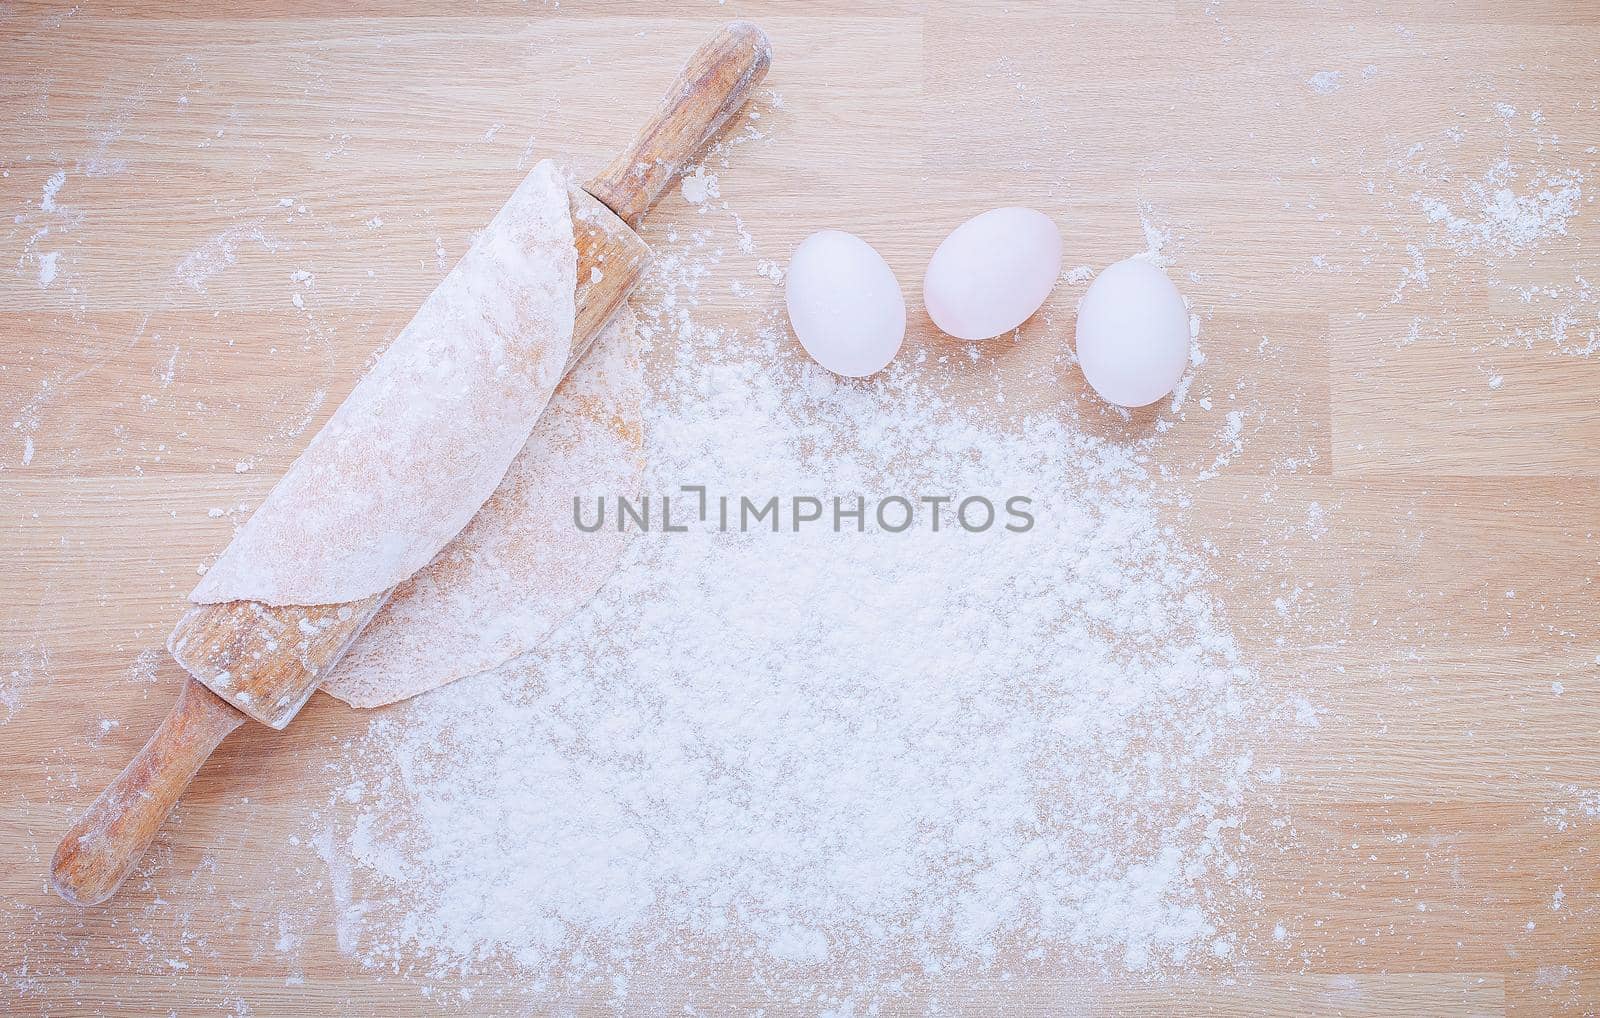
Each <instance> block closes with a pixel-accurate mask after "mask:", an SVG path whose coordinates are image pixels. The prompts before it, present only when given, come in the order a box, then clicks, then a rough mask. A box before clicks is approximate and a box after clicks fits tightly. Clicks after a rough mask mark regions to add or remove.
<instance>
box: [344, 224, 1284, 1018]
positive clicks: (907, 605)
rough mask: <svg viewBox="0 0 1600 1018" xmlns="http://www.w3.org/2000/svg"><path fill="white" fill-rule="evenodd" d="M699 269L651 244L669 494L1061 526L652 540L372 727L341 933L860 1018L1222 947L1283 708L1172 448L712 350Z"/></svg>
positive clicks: (471, 962)
mask: <svg viewBox="0 0 1600 1018" xmlns="http://www.w3.org/2000/svg"><path fill="white" fill-rule="evenodd" d="M690 243H691V244H692V243H693V242H692V241H691V242H690ZM703 274H704V269H703V266H695V265H692V264H688V263H687V262H686V260H685V259H683V258H681V257H679V256H676V255H673V254H670V253H663V256H662V257H661V258H660V267H659V268H658V270H657V277H656V278H655V280H654V281H653V282H652V283H651V284H650V285H651V288H652V296H651V302H650V304H649V306H648V307H646V308H645V309H644V314H645V317H646V319H647V321H648V322H649V323H650V326H649V328H648V329H647V330H646V337H647V339H648V340H652V341H654V342H656V343H658V344H660V345H661V346H662V347H663V348H665V349H668V350H670V351H671V352H670V354H669V358H670V365H668V366H667V367H665V368H662V369H660V370H662V371H664V373H665V377H664V378H663V379H662V381H661V384H660V385H658V386H657V387H656V389H657V391H658V392H661V393H664V395H662V396H661V397H660V398H659V401H658V402H656V403H655V404H654V405H653V406H652V408H651V416H650V417H649V419H647V422H646V442H647V451H648V456H647V464H648V466H647V473H646V481H645V484H644V485H643V489H644V490H645V491H662V492H667V493H677V492H678V490H679V486H680V485H683V484H697V485H706V486H707V487H708V489H709V491H710V492H711V493H712V497H713V498H715V496H716V494H717V493H728V494H733V495H735V496H737V495H738V494H740V493H746V494H751V495H753V496H754V495H765V494H774V495H782V496H785V497H787V496H788V495H790V494H815V495H817V496H820V497H828V496H831V495H834V494H838V495H841V496H850V495H853V494H858V493H891V492H905V493H906V494H908V495H910V496H912V497H916V496H917V495H919V494H953V493H963V494H967V493H982V494H986V495H988V496H989V497H991V498H997V499H1002V500H1003V499H1004V498H1005V497H1007V496H1009V495H1011V494H1027V495H1030V496H1032V497H1033V498H1034V499H1035V502H1034V504H1033V505H1034V509H1033V511H1034V515H1035V518H1036V520H1037V525H1036V526H1035V528H1034V529H1033V530H1032V531H1030V532H1028V533H1025V534H1017V533H1008V532H997V531H991V532H988V533H983V534H974V533H968V532H966V531H962V530H959V529H953V528H952V527H951V526H950V525H949V523H948V517H947V522H946V525H945V527H944V528H942V529H941V530H940V531H938V532H934V531H932V530H930V529H928V528H927V527H925V526H924V527H918V528H915V529H913V530H912V531H910V532H907V533H904V534H897V535H891V534H885V533H881V532H874V528H873V525H872V523H871V522H870V520H869V522H868V523H867V527H868V532H866V533H857V532H855V531H854V530H853V529H850V528H848V527H847V528H846V530H845V532H843V533H835V532H833V531H832V530H831V529H826V528H824V529H817V530H806V531H803V532H800V533H794V532H790V531H787V530H786V531H785V532H782V533H772V532H768V531H757V532H753V533H747V534H739V533H717V532H715V531H714V530H708V529H706V528H704V527H700V526H694V525H691V527H690V530H689V532H688V533H682V534H671V535H663V534H660V533H651V534H648V535H641V536H638V537H636V538H635V540H634V541H633V542H632V544H631V545H630V552H629V555H628V557H627V559H626V560H625V562H624V564H623V565H622V567H621V568H620V569H619V570H618V572H617V574H615V575H614V576H613V577H612V579H611V581H610V582H609V583H608V585H607V586H606V587H605V588H604V589H603V590H602V591H601V592H600V593H599V594H598V595H597V596H596V598H595V600H594V601H593V602H592V603H591V604H590V606H589V607H588V608H586V609H585V610H583V611H581V612H579V613H578V614H577V615H576V616H574V617H573V618H572V619H571V620H569V621H568V622H567V624H566V625H565V626H564V627H563V628H561V629H559V630H557V631H556V633H554V634H553V635H552V636H551V637H550V638H549V639H548V641H547V642H546V643H545V644H544V645H542V646H541V647H540V648H539V649H537V650H535V651H534V652H532V653H530V654H528V655H526V656H525V657H523V658H520V659H518V660H516V661H514V662H512V663H511V664H509V665H507V666H504V667H502V668H501V669H499V670H497V671H496V672H491V673H488V674H486V675H483V676H478V677H475V678H471V679H466V680H463V681H462V682H459V683H456V684H455V685H453V686H450V687H446V688H444V689H442V690H439V691H436V692H434V693H431V694H428V695H425V696H423V697H421V698H419V699H417V700H415V701H411V702H410V703H408V704H407V705H405V706H404V707H402V708H400V709H398V710H396V711H394V712H391V713H389V714H386V715H384V716H383V717H381V718H379V719H378V720H375V721H374V722H373V723H372V725H371V727H370V729H369V732H368V734H367V737H366V738H365V739H364V740H363V741H362V742H361V743H359V744H358V746H357V747H356V754H355V762H354V763H353V764H352V775H351V780H352V782H359V783H361V784H362V785H363V787H364V790H365V791H364V794H363V795H362V796H361V803H360V804H359V805H358V806H357V807H355V808H353V809H352V810H351V814H352V816H351V818H350V820H349V824H348V827H349V833H348V841H347V853H348V862H346V859H345V857H344V856H343V855H341V859H340V861H339V864H340V865H341V866H343V865H350V867H351V868H350V870H349V871H348V872H347V873H346V872H344V871H342V870H341V871H339V880H340V882H341V888H342V890H341V894H340V897H339V906H340V908H341V912H342V915H343V920H342V921H341V925H340V938H341V943H342V944H345V946H346V948H347V949H349V950H353V951H354V952H355V953H357V954H358V955H359V956H360V957H362V958H363V959H364V960H365V961H366V962H367V963H368V964H370V965H373V966H383V967H390V966H403V967H406V968H408V969H409V968H411V967H412V966H414V965H416V964H417V959H418V958H421V959H423V961H422V965H423V966H424V968H428V967H432V968H434V969H436V970H437V971H440V972H451V973H456V974H461V973H469V974H471V973H476V974H484V975H487V974H488V973H490V972H493V971H500V970H502V969H503V968H509V969H512V970H516V971H519V972H522V973H523V974H524V975H522V976H519V977H518V978H519V979H526V978H530V975H529V974H531V978H533V979H535V980H536V981H537V980H542V979H545V978H548V979H551V980H556V981H569V982H570V981H577V982H586V981H590V982H595V983H600V984H604V985H611V984H613V983H614V982H616V981H618V980H621V981H622V982H624V983H625V982H626V980H627V979H628V977H629V976H631V975H634V974H642V973H648V974H651V975H652V976H653V977H656V978H659V977H661V976H663V975H670V974H672V973H674V972H676V973H679V974H685V975H690V974H695V973H704V972H705V971H711V970H715V969H716V968H717V966H719V965H720V966H723V967H724V969H725V968H726V966H727V965H729V964H732V965H737V966H738V967H739V968H741V969H747V970H750V971H751V978H752V979H753V980H755V981H756V982H757V983H765V982H766V981H768V980H771V979H779V978H781V979H782V980H783V981H784V985H785V986H793V985H802V986H803V985H808V983H807V980H811V981H812V982H811V983H810V985H812V986H813V989H814V990H815V992H816V993H818V994H823V993H824V991H826V994H828V995H842V997H843V998H845V999H852V1000H853V999H855V998H856V997H861V998H862V999H861V1000H860V1005H861V1006H862V1007H866V1008H869V1009H870V1008H871V1007H872V1006H874V1004H875V1002H876V999H877V996H878V995H882V994H884V993H892V992H893V991H892V990H885V989H884V987H892V986H894V985H896V984H897V982H898V981H900V980H902V979H904V978H915V977H919V976H931V975H934V974H940V973H950V972H954V971H972V972H975V971H988V970H990V969H992V968H993V967H994V966H995V965H996V964H997V959H998V958H999V957H1000V956H1001V953H1002V952H1007V951H1009V950H1010V949H1013V948H1020V949H1022V950H1023V952H1024V955H1025V956H1026V957H1027V958H1028V959H1029V964H1032V965H1035V966H1037V967H1038V968H1039V969H1040V970H1042V971H1044V970H1048V971H1059V970H1060V966H1061V965H1062V964H1066V963H1072V962H1073V961H1074V960H1075V961H1076V963H1080V964H1083V965H1087V966H1090V967H1094V968H1109V969H1111V970H1115V971H1134V972H1144V973H1162V972H1168V971H1176V970H1182V969H1184V968H1185V967H1186V966H1188V965H1191V964H1193V963H1194V962H1195V961H1196V960H1197V959H1198V958H1199V957H1201V956H1205V957H1208V958H1210V959H1211V962H1210V963H1211V964H1216V963H1217V960H1218V959H1224V958H1230V957H1232V956H1233V955H1234V945H1235V941H1236V938H1237V936H1238V935H1239V933H1240V927H1239V925H1238V923H1237V917H1236V916H1235V915H1234V914H1233V908H1234V907H1235V906H1236V905H1237V904H1238V903H1237V902H1234V903H1232V904H1230V901H1229V898H1228V895H1227V894H1224V895H1220V896H1219V895H1217V893H1216V888H1217V887H1219V886H1227V887H1229V888H1230V891H1229V892H1228V894H1238V895H1239V896H1240V899H1241V900H1242V899H1243V898H1245V897H1247V896H1248V887H1249V878H1248V871H1247V870H1246V869H1245V868H1244V866H1243V862H1244V860H1243V859H1242V858H1241V856H1240V850H1239V847H1238V845H1237V843H1236V837H1235V829H1236V828H1237V826H1238V824H1239V823H1240V821H1241V817H1242V809H1243V806H1244V803H1245V800H1246V796H1247V794H1248V793H1250V792H1252V791H1253V790H1255V789H1256V788H1257V786H1258V783H1259V777H1258V775H1257V774H1256V772H1255V769H1254V766H1253V763H1252V760H1253V747H1254V746H1256V745H1259V744H1260V740H1261V739H1262V738H1263V737H1264V731H1265V730H1264V728H1263V727H1262V726H1263V725H1264V724H1265V723H1266V719H1267V718H1268V717H1270V716H1271V715H1272V714H1273V711H1272V709H1271V705H1270V704H1269V703H1268V702H1267V696H1266V694H1265V692H1264V691H1263V690H1262V688H1261V687H1260V684H1259V681H1258V679H1257V676H1256V674H1255V672H1254V671H1253V670H1252V669H1251V667H1250V666H1249V665H1248V663H1247V662H1245V661H1244V660H1243V659H1242V656H1241V654H1240V651H1239V648H1238V646H1237V645H1236V643H1235V640H1234V638H1233V636H1232V634H1231V632H1230V630H1229V628H1228V626H1227V624H1226V623H1225V622H1224V621H1223V619H1222V618H1221V617H1220V616H1219V615H1218V613H1217V611H1216V609H1215V607H1214V605H1213V602H1212V600H1211V597H1210V595H1209V594H1208V592H1207V587H1206V584H1207V580H1208V575H1209V574H1208V571H1207V569H1206V567H1205V566H1204V564H1203V562H1202V561H1201V560H1200V559H1199V558H1198V557H1197V556H1196V555H1195V554H1193V553H1192V552H1191V551H1189V550H1188V549H1186V548H1185V546H1184V545H1183V543H1182V542H1181V540H1179V539H1178V538H1177V536H1176V535H1175V534H1174V533H1173V532H1172V531H1171V530H1170V529H1169V528H1168V527H1166V526H1165V525H1164V524H1163V522H1162V513H1161V503H1160V500H1159V498H1158V496H1157V490H1158V489H1157V486H1156V484H1155V483H1154V480H1153V478H1152V477H1151V475H1150V473H1149V468H1148V467H1147V466H1146V464H1145V459H1146V458H1147V457H1146V452H1147V450H1146V449H1145V448H1144V447H1143V445H1141V444H1137V443H1136V444H1132V445H1125V444H1119V443H1115V442H1110V441H1106V440H1103V439H1100V438H1097V437H1094V436H1092V435H1088V434H1085V433H1082V432H1080V431H1079V430H1077V428H1076V427H1075V426H1073V425H1072V424H1070V423H1066V422H1064V421H1062V420H1061V419H1058V418H1057V417H1054V416H1049V415H1041V416H1035V417H1030V418H1028V419H1026V420H1023V421H1020V422H1012V423H1010V424H1005V425H1002V424H1000V423H997V422H994V421H991V420H988V419H986V418H984V417H983V416H981V415H980V414H978V413H976V412H975V411H973V410H971V409H970V408H964V407H963V405H962V404H961V403H960V402H959V401H950V400H947V399H946V398H944V397H942V396H941V395H940V393H939V392H938V391H936V390H935V389H933V388H930V387H928V386H927V385H925V384H923V383H921V382H919V381H918V379H917V377H916V375H915V374H914V372H913V370H912V369H910V368H907V367H904V366H897V367H896V368H894V369H891V371H890V372H888V373H887V374H886V376H884V377H882V378H880V379H876V380H874V381H872V382H868V383H855V382H850V383H843V382H841V381H840V380H838V379H836V378H834V377H832V376H829V375H827V374H826V373H824V372H822V371H820V370H819V369H816V368H815V367H813V366H811V365H810V364H809V362H807V361H806V360H805V359H804V358H800V357H797V356H795V355H794V352H793V350H792V349H791V346H792V344H791V343H790V342H789V340H788V339H787V336H786V335H785V334H784V333H783V331H782V330H781V328H779V327H778V325H777V324H776V323H775V322H774V321H769V322H768V324H767V325H765V326H764V327H762V328H759V329H757V330H755V331H754V332H753V333H752V334H735V333H732V332H730V331H729V330H726V329H720V328H716V329H713V328H702V327H700V326H698V325H697V324H696V323H695V321H694V319H693V318H692V316H691V309H692V308H693V306H694V304H695V303H696V301H697V300H698V297H697V293H696V288H697V286H698V280H699V278H700V276H701V275H703ZM1234 416H1236V415H1234ZM1230 423H1231V426H1236V427H1242V418H1241V419H1239V420H1238V421H1234V420H1233V416H1230ZM822 479H825V484H826V486H825V487H819V485H820V484H822V483H823V480H822ZM588 494H592V493H588ZM690 498H692V496H690ZM322 850H323V851H324V852H325V853H326V852H328V851H331V850H332V849H328V848H324V849H322ZM340 851H341V852H344V851H345V850H344V849H341V850H340ZM330 865H332V861H330ZM554 874H559V878H557V879H552V875H554ZM381 903H392V904H391V905H388V906H385V907H379V906H380V904H381ZM356 931H359V935H357V933H356ZM347 941H349V942H350V943H347ZM819 999H820V997H819ZM830 999H832V997H831V996H830Z"/></svg>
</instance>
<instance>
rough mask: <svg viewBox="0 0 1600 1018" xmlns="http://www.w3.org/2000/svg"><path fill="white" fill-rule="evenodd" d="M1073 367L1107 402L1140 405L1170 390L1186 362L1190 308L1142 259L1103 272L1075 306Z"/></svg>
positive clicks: (1121, 262)
mask: <svg viewBox="0 0 1600 1018" xmlns="http://www.w3.org/2000/svg"><path fill="white" fill-rule="evenodd" d="M1078 364H1079V366H1081V367H1082V368H1083V377H1084V378H1087V379H1088V380H1089V384H1090V385H1092V386H1094V391H1095V392H1098V393H1099V394H1100V395H1101V397H1102V398H1103V399H1105V401H1106V402H1108V403H1115V404H1117V405H1118V406H1126V407H1141V406H1147V405H1149V404H1151V403H1154V402H1155V401H1156V400H1158V399H1160V398H1161V397H1162V396H1165V395H1166V394H1167V393H1169V392H1171V391H1172V390H1173V388H1174V387H1176V386H1177V384H1178V379H1180V378H1182V377H1183V369H1184V368H1185V367H1187V366H1188V364H1189V309H1188V308H1186V307H1185V306H1184V303H1183V297H1182V295H1180V294H1179V293H1178V288H1177V287H1176V286H1173V285H1172V280H1170V279H1168V278H1167V274H1166V273H1165V272H1162V271H1161V270H1160V269H1159V268H1157V267H1156V266H1155V265H1153V264H1151V263H1150V262H1148V261H1146V260H1145V259H1143V258H1129V259H1126V260H1125V261H1120V262H1117V263H1116V264H1115V265H1112V266H1111V267H1109V268H1107V269H1106V270H1105V271H1104V272H1102V273H1100V275H1099V276H1097V277H1095V281H1094V282H1093V283H1091V284H1089V290H1088V292H1087V293H1085V294H1084V295H1083V300H1082V301H1081V302H1080V303H1079V304H1078Z"/></svg>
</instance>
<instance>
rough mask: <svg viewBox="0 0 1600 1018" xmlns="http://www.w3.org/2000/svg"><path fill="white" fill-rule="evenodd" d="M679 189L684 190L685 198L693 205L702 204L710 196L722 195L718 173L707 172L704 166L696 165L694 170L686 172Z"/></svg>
mask: <svg viewBox="0 0 1600 1018" xmlns="http://www.w3.org/2000/svg"><path fill="white" fill-rule="evenodd" d="M679 189H680V190H681V191H682V192H683V200H684V201H686V202H688V203H689V204H691V205H700V204H703V203H704V202H705V201H706V200H707V199H709V198H719V197H721V196H722V189H721V186H720V184H719V183H718V182H717V175H716V174H715V173H707V172H706V169H705V167H704V166H696V167H695V168H694V171H693V172H691V173H686V174H684V176H683V179H682V181H681V183H680V184H679Z"/></svg>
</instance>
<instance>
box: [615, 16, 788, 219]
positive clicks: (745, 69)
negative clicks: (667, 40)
mask: <svg viewBox="0 0 1600 1018" xmlns="http://www.w3.org/2000/svg"><path fill="white" fill-rule="evenodd" d="M771 64H772V43H771V42H769V41H768V40H767V35H766V33H765V32H763V31H761V29H759V28H757V27H756V26H755V25H752V24H751V23H750V22H748V21H733V22H729V23H728V24H726V25H724V26H723V27H722V29H721V30H720V31H719V32H717V34H716V35H715V36H713V37H712V38H711V39H709V40H708V41H707V42H706V43H705V45H703V46H701V47H700V48H699V49H697V50H695V52H694V56H692V57H690V58H689V62H688V63H687V64H685V65H684V67H683V71H682V72H680V73H679V75H678V80H677V81H674V82H673V83H672V87H671V88H670V89H668V91H667V95H666V98H665V99H663V100H662V101H661V106H660V108H659V109H657V110H656V112H655V115H654V116H652V117H651V118H650V121H649V122H648V123H647V124H645V125H644V127H643V128H642V129H641V130H640V131H639V133H638V134H637V135H635V136H634V139H633V143H632V144H631V145H629V146H628V147H627V149H626V150H624V151H623V153H622V154H621V155H619V156H618V157H617V158H615V159H613V160H612V161H611V164H610V165H609V166H607V167H606V168H605V169H604V170H602V171H600V174H599V176H597V177H595V178H594V179H593V180H591V181H590V182H589V184H588V186H587V187H586V188H585V190H587V191H588V192H589V193H590V194H592V195H594V196H595V197H596V198H599V199H600V200H601V201H603V202H605V203H606V206H607V207H608V208H610V209H611V211H613V212H615V213H616V214H617V216H618V217H620V218H621V219H622V221H623V222H625V223H627V224H628V225H629V226H631V227H633V228H634V229H638V228H639V220H641V219H643V218H644V214H645V213H646V212H648V211H649V210H650V206H652V205H654V204H655V203H656V199H657V198H659V197H661V192H662V191H664V190H666V188H667V185H668V184H670V183H671V182H672V178H673V177H674V176H676V175H677V173H678V171H679V170H680V169H682V168H683V167H684V166H685V165H686V164H688V163H691V162H693V161H694V160H695V159H696V158H698V157H699V154H700V150H701V149H703V148H705V147H706V145H707V144H709V143H710V141H711V139H712V138H714V137H716V134H717V132H718V131H720V130H721V129H722V125H723V124H725V123H727V122H728V118H729V117H731V116H733V115H734V114H735V113H737V112H738V110H739V107H741V106H743V105H744V104H745V101H746V100H747V99H749V98H750V95H751V93H753V92H754V91H755V89H756V86H757V85H759V84H761V80H762V79H763V78H765V77H766V76H767V68H768V67H769V66H770V65H771Z"/></svg>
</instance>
